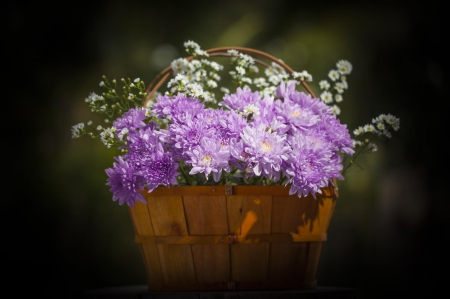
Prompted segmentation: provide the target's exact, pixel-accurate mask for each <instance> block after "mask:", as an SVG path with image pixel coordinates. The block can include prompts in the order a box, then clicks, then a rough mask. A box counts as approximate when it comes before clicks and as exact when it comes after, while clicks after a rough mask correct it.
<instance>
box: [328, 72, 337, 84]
mask: <svg viewBox="0 0 450 299" xmlns="http://www.w3.org/2000/svg"><path fill="white" fill-rule="evenodd" d="M328 77H329V78H330V79H331V81H333V82H334V81H336V80H337V79H339V72H338V71H336V70H331V71H329V72H328Z"/></svg>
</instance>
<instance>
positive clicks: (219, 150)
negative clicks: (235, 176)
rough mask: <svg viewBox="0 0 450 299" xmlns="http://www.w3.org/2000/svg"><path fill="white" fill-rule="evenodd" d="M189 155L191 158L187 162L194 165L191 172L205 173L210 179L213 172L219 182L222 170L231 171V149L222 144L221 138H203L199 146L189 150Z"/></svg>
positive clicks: (215, 179)
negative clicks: (229, 161)
mask: <svg viewBox="0 0 450 299" xmlns="http://www.w3.org/2000/svg"><path fill="white" fill-rule="evenodd" d="M187 155H188V156H189V157H190V160H188V161H186V164H188V165H192V169H191V171H190V172H189V174H196V173H204V174H205V177H206V179H208V176H209V174H210V173H211V172H212V173H213V178H214V181H216V182H218V181H219V180H220V176H221V174H222V170H225V171H228V172H229V171H230V168H229V164H228V160H229V156H230V152H229V149H228V147H227V146H225V147H224V146H222V145H221V143H220V141H219V140H214V139H208V138H203V139H202V140H201V142H200V144H199V145H198V146H196V147H194V148H193V149H192V150H191V151H188V152H187Z"/></svg>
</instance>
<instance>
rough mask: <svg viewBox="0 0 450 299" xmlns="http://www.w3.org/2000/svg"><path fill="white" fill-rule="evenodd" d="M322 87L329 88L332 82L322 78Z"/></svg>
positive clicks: (320, 85) (320, 84)
mask: <svg viewBox="0 0 450 299" xmlns="http://www.w3.org/2000/svg"><path fill="white" fill-rule="evenodd" d="M319 87H320V89H325V90H328V89H329V88H330V83H328V81H327V80H322V81H320V82H319Z"/></svg>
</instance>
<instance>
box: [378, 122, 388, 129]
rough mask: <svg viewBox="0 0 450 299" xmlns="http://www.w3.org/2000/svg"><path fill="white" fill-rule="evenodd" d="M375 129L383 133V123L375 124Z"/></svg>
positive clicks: (384, 127)
mask: <svg viewBox="0 0 450 299" xmlns="http://www.w3.org/2000/svg"><path fill="white" fill-rule="evenodd" d="M377 129H378V130H380V131H384V130H385V129H386V126H385V125H384V123H382V122H379V123H377Z"/></svg>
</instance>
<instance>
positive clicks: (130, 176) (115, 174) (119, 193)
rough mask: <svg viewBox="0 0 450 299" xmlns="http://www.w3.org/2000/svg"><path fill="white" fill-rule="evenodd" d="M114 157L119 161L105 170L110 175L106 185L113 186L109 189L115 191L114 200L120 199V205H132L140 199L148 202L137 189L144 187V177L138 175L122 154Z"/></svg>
mask: <svg viewBox="0 0 450 299" xmlns="http://www.w3.org/2000/svg"><path fill="white" fill-rule="evenodd" d="M114 159H115V160H116V161H117V162H114V164H113V165H114V167H113V168H108V169H106V170H105V172H106V174H107V175H108V180H107V182H106V185H108V186H111V188H110V189H109V190H110V191H111V192H112V193H113V201H116V200H119V205H123V204H124V203H126V204H127V205H129V206H130V207H132V206H134V204H135V203H136V202H138V201H142V202H144V203H146V201H145V199H144V197H143V196H142V194H140V193H139V192H138V191H137V190H142V189H143V181H142V177H141V176H139V175H136V173H135V171H134V169H133V168H132V167H130V165H129V164H128V162H127V161H124V160H123V158H122V157H121V156H119V157H114Z"/></svg>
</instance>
